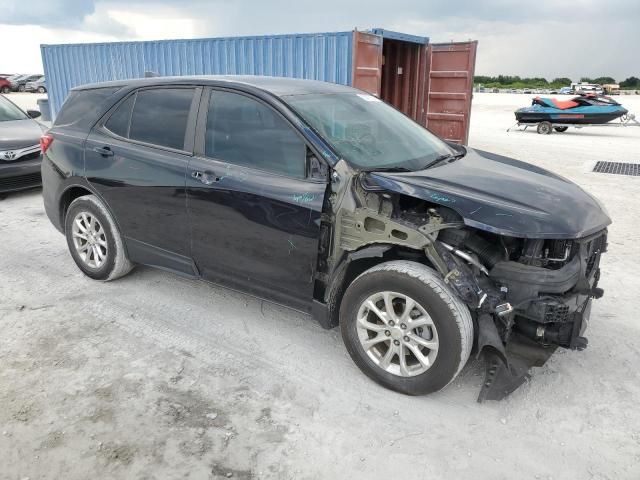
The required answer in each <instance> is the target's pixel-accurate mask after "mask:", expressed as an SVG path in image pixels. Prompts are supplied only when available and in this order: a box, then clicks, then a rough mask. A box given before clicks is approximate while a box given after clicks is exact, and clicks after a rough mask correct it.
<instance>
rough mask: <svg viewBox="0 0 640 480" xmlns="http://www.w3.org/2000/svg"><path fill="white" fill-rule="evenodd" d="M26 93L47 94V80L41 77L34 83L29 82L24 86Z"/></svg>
mask: <svg viewBox="0 0 640 480" xmlns="http://www.w3.org/2000/svg"><path fill="white" fill-rule="evenodd" d="M24 91H25V92H34V93H35V92H37V93H46V92H47V85H46V83H45V78H44V77H40V78H39V79H38V80H35V81H33V82H27V83H26V85H25V86H24Z"/></svg>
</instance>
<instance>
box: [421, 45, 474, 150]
mask: <svg viewBox="0 0 640 480" xmlns="http://www.w3.org/2000/svg"><path fill="white" fill-rule="evenodd" d="M477 46H478V42H477V41H473V42H462V43H443V44H432V45H429V48H428V50H427V68H428V70H427V73H428V84H427V97H426V99H425V101H426V107H425V109H424V110H425V114H426V119H425V125H426V127H427V128H428V129H429V130H431V131H432V132H433V133H435V134H436V135H438V136H439V137H441V138H443V139H445V140H449V141H452V142H455V143H461V144H466V143H467V141H468V139H469V120H470V116H471V98H472V92H473V74H474V70H475V64H476V49H477Z"/></svg>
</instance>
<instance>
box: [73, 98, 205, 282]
mask: <svg viewBox="0 0 640 480" xmlns="http://www.w3.org/2000/svg"><path fill="white" fill-rule="evenodd" d="M201 91H202V89H200V88H194V87H179V86H170V87H161V88H157V87H154V88H144V89H139V90H137V91H134V92H132V93H130V94H129V95H128V96H126V97H125V98H123V99H122V100H121V101H120V102H119V104H118V105H117V106H116V107H114V108H113V109H112V110H111V111H110V112H109V113H108V114H107V115H106V116H105V118H104V119H103V121H101V122H99V123H98V124H97V125H96V126H95V127H94V128H93V129H92V131H91V133H90V134H89V137H88V138H87V141H86V145H85V175H86V177H87V180H88V181H89V182H90V183H91V184H92V185H93V186H94V188H95V189H96V190H97V191H98V193H99V194H100V195H101V196H102V197H103V198H104V199H105V200H106V203H107V205H108V206H109V208H110V209H111V210H112V212H113V214H114V216H115V218H116V220H117V222H118V225H119V227H120V230H121V231H122V234H123V236H124V238H125V242H126V246H127V250H128V253H129V255H130V257H131V258H132V260H134V261H137V262H140V263H145V264H149V265H154V266H159V267H164V268H168V269H171V270H177V271H181V272H184V273H190V274H193V273H194V270H193V267H192V261H191V259H190V249H189V225H188V220H187V211H186V193H185V175H186V169H187V165H188V162H189V158H190V156H191V155H192V150H193V138H194V130H195V119H196V111H197V106H198V104H199V100H200V93H201Z"/></svg>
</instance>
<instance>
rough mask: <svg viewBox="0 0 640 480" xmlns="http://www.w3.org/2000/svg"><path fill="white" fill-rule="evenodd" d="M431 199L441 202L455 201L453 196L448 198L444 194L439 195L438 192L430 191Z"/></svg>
mask: <svg viewBox="0 0 640 480" xmlns="http://www.w3.org/2000/svg"><path fill="white" fill-rule="evenodd" d="M431 200H433V201H435V202H441V203H456V199H455V198H449V197H447V196H446V195H440V194H439V193H432V194H431Z"/></svg>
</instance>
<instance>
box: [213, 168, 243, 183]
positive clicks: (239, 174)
mask: <svg viewBox="0 0 640 480" xmlns="http://www.w3.org/2000/svg"><path fill="white" fill-rule="evenodd" d="M232 168H233V166H232V165H229V164H227V166H226V167H225V169H224V174H222V175H220V180H218V181H220V182H221V181H222V180H224V179H225V178H235V179H236V180H246V179H247V178H249V174H248V173H247V172H245V171H244V170H236V171H233V169H232Z"/></svg>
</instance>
